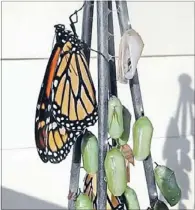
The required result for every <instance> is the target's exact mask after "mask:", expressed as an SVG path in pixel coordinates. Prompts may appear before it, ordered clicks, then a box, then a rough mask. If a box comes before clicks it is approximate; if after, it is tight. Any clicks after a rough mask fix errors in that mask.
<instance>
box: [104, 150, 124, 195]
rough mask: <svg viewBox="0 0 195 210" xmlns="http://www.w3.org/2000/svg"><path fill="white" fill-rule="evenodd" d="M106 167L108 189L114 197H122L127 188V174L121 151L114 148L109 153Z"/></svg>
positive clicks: (105, 163)
mask: <svg viewBox="0 0 195 210" xmlns="http://www.w3.org/2000/svg"><path fill="white" fill-rule="evenodd" d="M104 167H105V173H106V180H107V183H108V189H109V190H110V192H111V193H112V194H113V195H114V196H121V195H122V194H123V193H124V191H125V189H126V186H127V172H126V166H125V159H124V156H123V155H122V153H121V152H120V150H118V149H117V148H113V149H111V150H110V151H108V152H107V154H106V158H105V162H104Z"/></svg>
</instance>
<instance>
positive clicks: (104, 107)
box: [97, 1, 109, 210]
mask: <svg viewBox="0 0 195 210" xmlns="http://www.w3.org/2000/svg"><path fill="white" fill-rule="evenodd" d="M97 31H98V32H99V34H98V40H97V45H98V51H99V52H101V53H102V54H104V56H106V57H108V1H97ZM108 73H109V63H108V61H107V60H106V59H105V58H104V57H103V56H102V55H100V54H98V107H99V108H98V117H99V118H98V140H99V154H98V173H97V209H100V210H105V209H106V202H107V185H106V182H105V170H104V159H105V155H106V152H107V144H106V141H107V118H108V82H109V81H108Z"/></svg>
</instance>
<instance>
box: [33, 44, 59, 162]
mask: <svg viewBox="0 0 195 210" xmlns="http://www.w3.org/2000/svg"><path fill="white" fill-rule="evenodd" d="M60 52H61V48H60V47H59V46H58V45H57V44H56V45H55V46H54V48H53V50H52V53H51V56H50V58H49V62H48V64H47V67H46V71H45V75H44V78H43V82H42V85H41V90H40V93H39V97H38V102H37V106H36V116H35V142H36V147H37V149H38V150H39V151H41V152H39V155H40V158H41V159H42V160H43V161H44V162H47V159H46V157H45V153H46V145H45V144H44V143H43V138H42V136H41V135H40V132H41V131H42V130H46V129H44V128H45V127H46V124H48V123H49V112H48V111H47V109H48V106H49V105H50V101H49V95H50V90H51V81H52V77H53V75H54V72H55V69H56V65H57V62H58V58H59V54H60Z"/></svg>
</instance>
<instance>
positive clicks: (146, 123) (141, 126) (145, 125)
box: [133, 116, 153, 161]
mask: <svg viewBox="0 0 195 210" xmlns="http://www.w3.org/2000/svg"><path fill="white" fill-rule="evenodd" d="M152 134H153V126H152V123H151V122H150V120H149V119H148V118H147V117H145V116H144V117H140V118H139V119H138V120H137V121H136V122H135V123H134V125H133V155H134V157H135V159H136V160H140V161H142V160H144V159H146V158H147V157H148V155H149V154H150V147H151V139H152Z"/></svg>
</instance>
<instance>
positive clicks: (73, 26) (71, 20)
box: [69, 2, 85, 36]
mask: <svg viewBox="0 0 195 210" xmlns="http://www.w3.org/2000/svg"><path fill="white" fill-rule="evenodd" d="M84 6H85V2H84V3H83V5H82V7H81V8H80V9H79V10H75V12H74V13H73V14H72V15H70V17H69V20H70V27H71V29H72V31H73V33H74V35H75V36H77V33H76V28H75V23H77V22H78V14H77V13H78V12H79V11H81V10H82V9H83V7H84ZM74 15H76V20H75V21H73V19H72V17H73V16H74Z"/></svg>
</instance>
